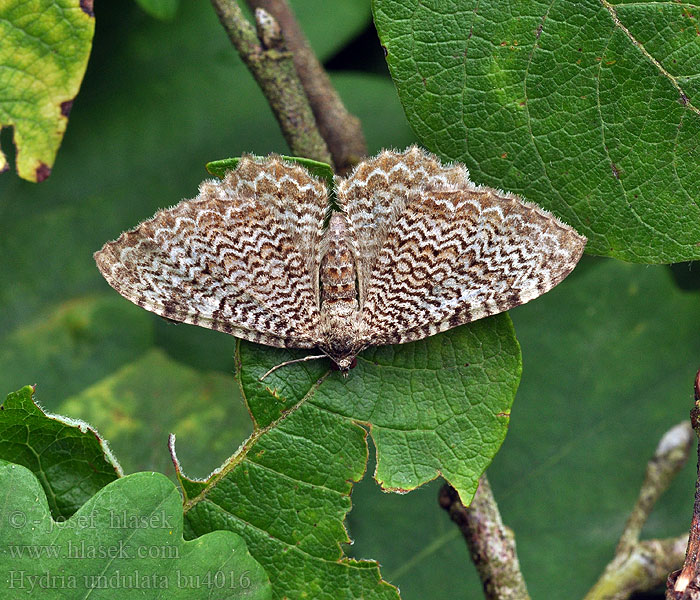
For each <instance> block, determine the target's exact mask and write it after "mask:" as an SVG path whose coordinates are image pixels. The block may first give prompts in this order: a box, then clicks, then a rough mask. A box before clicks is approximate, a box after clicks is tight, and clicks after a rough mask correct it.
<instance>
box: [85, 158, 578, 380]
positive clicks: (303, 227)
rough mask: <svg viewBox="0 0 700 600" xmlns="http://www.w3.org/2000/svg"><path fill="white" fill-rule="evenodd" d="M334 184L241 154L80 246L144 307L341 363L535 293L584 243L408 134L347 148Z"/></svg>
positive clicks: (346, 365) (559, 276)
mask: <svg viewBox="0 0 700 600" xmlns="http://www.w3.org/2000/svg"><path fill="white" fill-rule="evenodd" d="M335 190H336V202H335V209H334V208H332V204H331V203H330V202H329V192H328V190H327V187H326V185H325V183H324V182H323V181H322V180H320V179H318V178H316V177H314V176H313V175H311V174H310V173H309V172H308V171H307V170H306V169H304V168H303V167H301V166H299V165H298V164H295V163H291V162H286V161H285V160H283V159H282V158H281V157H279V156H276V155H274V154H273V155H270V156H268V157H265V158H258V157H253V156H246V157H243V158H242V159H241V161H240V162H239V164H238V166H237V167H236V169H235V170H232V171H229V172H228V173H227V174H226V176H225V177H224V178H223V180H220V181H216V180H208V181H204V182H203V183H202V184H201V185H200V188H199V195H198V196H197V197H196V198H194V199H192V200H184V201H182V202H180V203H179V204H178V205H176V206H174V207H172V208H169V209H165V210H161V211H159V212H157V213H156V214H155V216H154V217H153V218H151V219H149V220H148V221H145V222H143V223H141V224H140V225H138V226H137V227H136V228H135V229H133V230H131V231H127V232H125V233H122V234H121V236H120V237H119V238H118V239H117V240H115V241H113V242H108V243H107V244H105V245H104V247H103V248H102V249H101V250H100V251H98V252H96V253H95V260H96V262H97V266H98V268H99V269H100V271H101V273H102V275H103V276H104V278H105V279H106V280H107V282H108V283H109V284H110V285H111V286H112V287H113V288H114V289H115V290H116V291H117V292H119V293H120V294H121V295H122V296H124V297H125V298H127V299H128V300H130V301H131V302H133V303H135V304H138V305H139V306H141V307H143V308H145V309H146V310H149V311H151V312H154V313H156V314H158V315H161V316H163V317H166V318H168V319H172V320H175V321H182V322H185V323H191V324H194V325H200V326H202V327H207V328H209V329H215V330H217V331H223V332H225V333H229V334H231V335H234V336H236V337H239V338H242V339H245V340H249V341H252V342H258V343H261V344H267V345H269V346H275V347H280V348H318V349H319V350H320V351H321V352H322V353H323V354H322V355H321V356H327V357H329V358H330V359H331V360H332V361H333V362H334V363H335V364H336V365H337V366H338V368H339V369H340V370H341V371H342V372H343V374H345V375H347V373H348V370H349V369H350V367H351V365H352V363H353V360H354V359H355V357H356V356H357V354H359V353H360V352H362V350H364V349H365V348H367V347H369V346H381V345H388V344H403V343H405V342H411V341H414V340H419V339H422V338H425V337H428V336H431V335H435V334H436V333H439V332H442V331H445V330H447V329H450V328H452V327H456V326H458V325H462V324H464V323H469V322H470V321H475V320H477V319H481V318H484V317H487V316H489V315H493V314H496V313H500V312H503V311H506V310H508V309H510V308H513V307H515V306H518V305H520V304H524V303H525V302H528V301H530V300H532V299H533V298H536V297H538V296H540V295H541V294H544V293H545V292H547V291H549V290H550V289H552V288H553V287H554V286H555V285H557V284H558V283H559V282H560V281H562V280H563V279H564V278H565V277H566V276H567V275H568V274H569V273H570V272H571V271H572V270H573V268H574V266H575V265H576V263H577V262H578V260H579V258H580V257H581V254H582V252H583V249H584V246H585V244H586V238H585V237H583V236H581V235H579V234H578V233H577V232H576V231H575V230H574V229H572V228H571V227H569V226H568V225H566V224H564V223H562V222H561V221H560V220H559V219H557V218H556V217H554V216H553V215H551V214H550V213H548V212H547V211H545V210H543V209H541V208H539V207H538V206H536V205H534V204H531V203H529V202H525V201H523V200H521V199H519V198H518V197H517V196H515V195H513V194H510V193H506V192H502V191H499V190H496V189H493V188H489V187H485V186H480V185H476V184H474V183H472V182H471V181H470V180H469V173H468V171H467V169H466V167H465V166H463V165H461V164H449V165H443V164H441V163H440V161H439V160H438V159H437V158H436V157H435V156H433V155H432V154H430V153H428V152H426V151H424V150H422V149H420V148H418V147H415V146H412V147H410V148H408V149H407V150H405V151H404V152H394V151H384V152H382V153H380V154H379V155H377V156H375V157H373V158H369V159H367V160H365V161H363V162H361V163H360V164H358V165H357V167H356V168H355V169H354V171H353V172H352V173H351V174H350V175H349V176H348V177H347V178H343V177H336V178H335ZM307 358H318V357H307Z"/></svg>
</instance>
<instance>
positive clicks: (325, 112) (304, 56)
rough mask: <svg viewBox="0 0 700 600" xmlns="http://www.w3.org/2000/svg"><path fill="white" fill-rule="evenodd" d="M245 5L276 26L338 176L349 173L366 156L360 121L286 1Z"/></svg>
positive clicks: (258, 0) (254, 0) (250, 0)
mask: <svg viewBox="0 0 700 600" xmlns="http://www.w3.org/2000/svg"><path fill="white" fill-rule="evenodd" d="M247 2H248V5H249V6H250V7H251V9H253V10H255V9H258V8H262V9H264V10H265V11H267V12H268V13H269V14H270V15H272V16H273V17H274V18H275V19H276V20H277V22H278V23H279V25H280V27H281V29H282V35H283V36H284V40H285V42H286V44H287V48H289V50H290V51H291V53H292V57H293V59H294V65H295V67H296V71H297V74H298V75H299V79H300V80H301V84H302V85H303V87H304V90H305V91H306V96H307V97H308V100H309V104H310V105H311V109H312V110H313V113H314V117H315V118H316V123H317V124H318V129H319V131H320V132H321V135H322V136H323V138H324V139H325V140H326V143H327V144H328V148H329V149H330V152H331V154H332V156H333V162H334V163H335V167H336V170H337V171H338V172H339V173H341V174H343V173H345V172H347V171H349V170H350V169H351V168H352V167H354V166H355V165H356V164H357V163H358V162H359V161H360V160H361V159H362V158H363V157H364V156H365V155H366V154H367V145H366V143H365V138H364V134H363V133H362V127H361V124H360V120H359V119H358V118H357V117H355V116H354V115H352V114H350V113H349V112H348V110H347V109H346V108H345V105H344V104H343V101H342V100H341V99H340V96H339V95H338V92H337V91H336V90H335V88H334V87H333V84H332V83H331V80H330V78H329V77H328V74H327V73H326V71H325V69H324V68H323V66H322V65H321V63H320V62H319V61H318V59H317V58H316V55H315V54H314V52H313V50H312V49H311V46H310V45H309V42H308V40H307V39H306V36H305V35H304V32H303V31H302V30H301V27H300V26H299V23H298V22H297V20H296V18H295V17H294V13H293V12H292V9H291V8H290V6H289V3H288V2H287V0H247Z"/></svg>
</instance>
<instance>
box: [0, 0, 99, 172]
mask: <svg viewBox="0 0 700 600" xmlns="http://www.w3.org/2000/svg"><path fill="white" fill-rule="evenodd" d="M94 31H95V19H94V15H93V13H92V2H84V1H81V0H33V1H32V2H25V1H22V0H4V1H3V2H0V39H1V40H2V44H0V128H2V127H3V126H13V127H14V142H15V146H16V148H17V173H18V174H19V176H20V177H22V178H24V179H27V180H28V181H44V180H45V179H46V178H47V177H48V176H49V175H50V173H51V167H52V166H53V162H54V160H55V158H56V152H58V147H59V146H60V145H61V140H62V139H63V133H64V132H65V130H66V125H67V124H68V115H69V114H70V110H71V107H72V105H73V100H74V98H75V96H76V95H77V94H78V89H79V88H80V82H81V81H82V79H83V74H84V73H85V68H86V67H87V62H88V57H89V56H90V48H91V44H92V36H93V33H94ZM8 168H9V166H8V163H7V159H6V158H5V155H4V154H3V153H2V151H0V172H2V171H4V170H6V169H8Z"/></svg>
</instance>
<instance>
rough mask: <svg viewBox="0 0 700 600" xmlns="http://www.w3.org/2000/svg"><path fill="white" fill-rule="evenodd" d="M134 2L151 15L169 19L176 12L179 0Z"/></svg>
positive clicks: (143, 0) (140, 0) (138, 0)
mask: <svg viewBox="0 0 700 600" xmlns="http://www.w3.org/2000/svg"><path fill="white" fill-rule="evenodd" d="M136 4H138V5H139V6H140V7H141V8H142V9H143V10H144V11H145V12H147V13H148V14H149V15H151V16H152V17H155V18H156V19H161V20H163V21H170V20H172V19H173V18H175V15H176V14H177V9H178V7H179V6H180V0H136Z"/></svg>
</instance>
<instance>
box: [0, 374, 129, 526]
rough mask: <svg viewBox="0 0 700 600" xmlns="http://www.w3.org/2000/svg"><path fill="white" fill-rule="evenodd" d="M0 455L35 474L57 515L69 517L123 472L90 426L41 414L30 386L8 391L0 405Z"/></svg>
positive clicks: (58, 516)
mask: <svg viewBox="0 0 700 600" xmlns="http://www.w3.org/2000/svg"><path fill="white" fill-rule="evenodd" d="M0 459H2V460H7V461H9V462H13V463H16V464H20V465H24V466H25V467H27V468H28V469H30V470H31V471H32V472H33V473H34V474H35V475H36V476H37V477H38V478H39V481H41V485H42V486H43V488H44V491H45V493H46V495H47V496H48V498H49V506H50V509H51V514H52V515H53V516H54V517H55V518H57V519H58V518H62V519H67V518H68V517H70V516H71V515H72V514H73V513H74V512H75V511H76V510H77V509H78V508H79V507H80V506H81V505H82V504H83V503H84V502H85V501H87V499H88V498H90V497H91V496H93V495H94V494H95V493H96V492H97V491H98V490H100V489H101V488H103V487H104V486H105V485H107V484H108V483H109V482H111V481H114V480H115V479H117V477H119V476H120V474H121V468H120V467H119V465H118V464H117V462H116V461H115V460H114V457H113V456H112V454H111V452H110V451H109V450H108V449H107V447H106V445H105V443H104V441H103V440H102V439H101V438H100V436H99V435H98V433H97V432H96V431H95V430H94V429H92V428H91V427H89V426H88V425H87V424H86V423H82V422H78V421H74V420H71V419H67V418H65V417H60V416H57V415H51V414H46V413H44V412H43V411H42V410H41V408H39V407H38V406H37V405H36V404H35V403H34V389H33V388H32V387H31V386H26V387H24V388H22V389H21V390H19V391H17V392H14V393H12V394H9V395H8V396H7V398H6V399H5V402H4V403H3V404H2V406H0ZM0 529H2V528H1V527H0Z"/></svg>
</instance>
